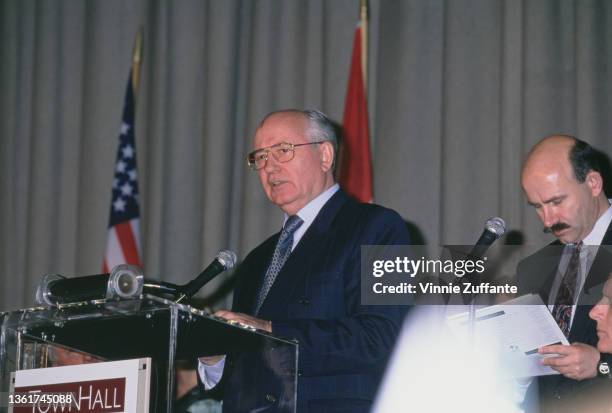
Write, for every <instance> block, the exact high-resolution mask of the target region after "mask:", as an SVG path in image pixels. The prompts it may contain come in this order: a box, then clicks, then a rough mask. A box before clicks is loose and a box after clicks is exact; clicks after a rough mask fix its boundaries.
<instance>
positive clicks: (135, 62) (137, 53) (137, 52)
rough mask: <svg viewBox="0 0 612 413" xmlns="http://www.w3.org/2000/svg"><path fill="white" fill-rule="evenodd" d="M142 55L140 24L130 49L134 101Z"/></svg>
mask: <svg viewBox="0 0 612 413" xmlns="http://www.w3.org/2000/svg"><path fill="white" fill-rule="evenodd" d="M141 57H142V26H140V29H138V33H136V39H135V40H134V49H133V50H132V86H133V88H134V101H136V96H138V87H139V85H140V62H141Z"/></svg>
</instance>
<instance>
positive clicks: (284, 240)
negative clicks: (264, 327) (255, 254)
mask: <svg viewBox="0 0 612 413" xmlns="http://www.w3.org/2000/svg"><path fill="white" fill-rule="evenodd" d="M303 223H304V221H302V219H301V218H300V217H298V216H297V215H292V216H290V217H289V219H287V222H285V226H284V227H283V230H282V231H281V234H280V236H279V237H278V242H277V243H276V248H275V249H274V254H273V255H272V261H271V262H270V266H269V267H268V270H267V271H266V275H265V276H264V280H263V283H262V285H261V288H260V289H259V293H258V294H257V302H256V305H255V312H254V314H257V313H258V312H259V309H260V308H261V306H262V304H263V302H264V300H265V299H266V296H267V295H268V292H269V291H270V288H272V284H274V280H276V276H278V273H279V272H280V271H281V269H282V268H283V265H285V262H286V261H287V258H289V254H291V246H292V245H293V233H294V232H295V231H297V229H298V228H299V227H300V226H301V225H302V224H303Z"/></svg>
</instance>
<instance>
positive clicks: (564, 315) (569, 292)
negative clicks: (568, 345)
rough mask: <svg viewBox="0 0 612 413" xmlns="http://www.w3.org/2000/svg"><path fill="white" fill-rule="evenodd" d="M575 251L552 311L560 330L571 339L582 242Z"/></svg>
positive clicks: (575, 247) (576, 246)
mask: <svg viewBox="0 0 612 413" xmlns="http://www.w3.org/2000/svg"><path fill="white" fill-rule="evenodd" d="M572 248H573V249H574V251H573V252H572V256H571V258H570V260H569V264H568V265H567V269H566V270H565V275H564V276H563V279H562V280H561V285H559V291H558V292H557V298H556V299H555V306H554V307H553V310H552V315H553V317H554V318H555V320H556V321H557V324H559V328H560V329H561V331H562V332H563V334H565V337H569V332H570V321H571V319H572V306H573V305H574V301H575V298H576V297H575V295H576V279H577V278H578V269H579V268H580V249H581V248H582V241H580V242H579V243H578V244H577V245H575V246H574V247H572Z"/></svg>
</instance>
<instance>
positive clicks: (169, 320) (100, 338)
mask: <svg viewBox="0 0 612 413" xmlns="http://www.w3.org/2000/svg"><path fill="white" fill-rule="evenodd" d="M0 323H1V325H2V330H1V334H0V385H1V388H0V394H2V396H3V397H6V395H7V393H8V392H9V389H10V384H11V383H10V381H11V373H12V372H15V371H17V370H24V369H34V368H45V367H54V366H61V365H69V364H86V363H95V362H97V361H115V360H125V359H135V358H143V357H150V358H151V359H152V363H153V366H152V367H153V369H152V378H151V390H150V394H151V400H150V402H149V403H150V404H149V406H150V411H151V412H155V413H158V412H171V411H172V404H173V396H174V386H175V366H176V364H177V362H179V361H182V360H195V359H196V358H197V357H199V356H207V355H216V354H228V356H229V358H230V359H232V360H241V359H242V360H249V363H257V365H258V366H259V367H262V368H259V369H258V370H257V371H258V372H265V373H262V374H264V375H265V377H259V376H258V374H253V371H250V372H249V371H246V372H244V371H243V372H238V371H236V372H235V373H234V374H233V375H234V377H232V374H228V375H229V376H230V377H229V378H228V379H227V380H229V381H230V382H231V383H232V384H233V385H234V388H235V389H236V388H237V389H238V391H240V392H241V393H242V396H241V397H240V402H239V403H240V404H239V405H237V406H235V408H236V410H237V411H241V412H248V411H258V410H260V409H262V408H263V409H265V411H270V412H283V413H284V412H294V411H295V397H296V389H297V355H298V354H297V352H298V345H297V343H296V342H295V341H292V340H285V339H280V338H277V337H274V336H272V335H271V334H267V333H265V332H262V331H259V330H255V329H253V328H251V327H248V326H244V325H238V324H234V323H228V322H226V321H225V320H222V319H220V318H217V317H214V316H211V315H208V314H207V313H205V312H202V311H200V310H197V309H195V308H192V307H189V306H187V305H181V304H176V303H173V302H171V301H168V300H165V299H163V298H159V297H155V296H150V295H144V296H143V297H142V298H141V299H139V300H128V301H114V300H113V301H110V300H96V301H89V302H79V303H70V304H65V305H62V306H59V307H35V308H28V309H23V310H17V311H13V312H6V313H0ZM230 371H231V370H230ZM224 380H225V379H224ZM262 382H265V383H266V385H267V388H273V389H275V395H274V397H270V395H264V397H263V399H261V397H260V396H261V394H258V393H259V392H256V391H254V390H253V389H257V388H258V387H260V384H261V383H262ZM241 389H243V390H244V391H242V390H241ZM250 393H252V394H253V397H248V394H250ZM262 400H264V402H265V403H269V404H270V405H268V406H264V407H262V406H261V403H262ZM6 406H7V401H6V400H2V401H1V404H0V411H5V410H4V409H5V408H6Z"/></svg>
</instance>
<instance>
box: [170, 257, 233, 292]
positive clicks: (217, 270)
mask: <svg viewBox="0 0 612 413" xmlns="http://www.w3.org/2000/svg"><path fill="white" fill-rule="evenodd" d="M235 264H236V254H235V253H234V252H233V251H229V250H222V251H220V252H219V254H217V257H216V258H215V259H214V260H213V262H211V263H210V265H209V266H208V267H206V268H204V270H203V271H202V272H201V273H200V275H198V276H197V277H196V278H195V279H194V280H192V281H190V282H188V283H187V284H186V285H185V286H183V287H180V290H181V292H182V294H181V296H180V297H179V298H178V300H176V302H177V303H179V302H181V301H182V300H184V299H186V298H187V299H189V298H191V297H192V296H193V295H194V294H195V293H197V292H198V290H199V289H200V288H202V287H203V286H204V285H205V284H206V283H208V282H209V281H210V280H212V279H213V278H214V277H216V276H217V275H219V274H221V273H222V272H223V271H225V270H229V269H230V268H232V267H233V266H234V265H235Z"/></svg>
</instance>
